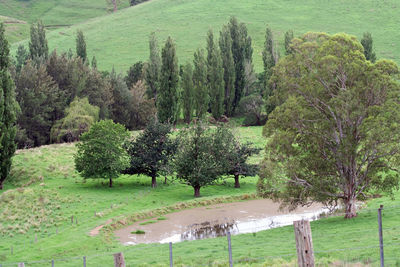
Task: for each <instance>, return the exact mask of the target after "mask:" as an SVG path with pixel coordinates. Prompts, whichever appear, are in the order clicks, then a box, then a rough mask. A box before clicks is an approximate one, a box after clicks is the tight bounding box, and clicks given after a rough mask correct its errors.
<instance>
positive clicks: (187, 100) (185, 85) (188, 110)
mask: <svg viewBox="0 0 400 267" xmlns="http://www.w3.org/2000/svg"><path fill="white" fill-rule="evenodd" d="M182 89H183V92H182V102H183V103H182V104H183V118H184V121H185V122H186V123H190V122H191V121H192V117H193V110H194V90H193V68H192V64H190V63H186V65H185V66H184V67H183V74H182Z"/></svg>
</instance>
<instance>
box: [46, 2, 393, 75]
mask: <svg viewBox="0 0 400 267" xmlns="http://www.w3.org/2000/svg"><path fill="white" fill-rule="evenodd" d="M399 8H400V3H399V2H398V1H396V0H388V1H384V2H382V1H379V2H377V1H375V0H361V1H360V0H337V1H327V0H323V1H321V0H285V1H282V0H246V1H243V0H218V1H215V0H196V1H194V0H179V1H177V0H152V1H150V2H146V3H143V4H141V5H138V6H135V7H131V8H127V9H124V10H121V11H119V12H117V13H115V14H111V15H107V16H103V17H99V18H95V19H92V20H89V21H87V22H86V23H84V24H80V25H77V26H73V27H71V28H63V29H59V30H56V31H53V32H51V33H50V34H48V38H49V44H50V48H51V49H53V48H57V49H58V50H59V51H60V50H61V51H67V50H68V49H69V48H71V49H73V50H74V49H75V33H76V30H77V29H78V28H79V29H82V30H83V32H84V34H85V36H86V38H87V47H88V53H89V57H90V58H91V57H92V56H93V55H96V58H97V62H98V65H99V68H101V69H108V70H109V69H111V68H112V66H115V68H116V69H117V70H120V71H122V70H126V69H127V68H128V67H129V66H130V65H131V64H133V63H134V62H136V61H138V60H146V59H147V58H148V36H149V34H150V32H153V31H155V32H157V35H158V37H159V40H160V41H161V42H163V41H164V40H165V39H166V37H167V36H168V35H171V36H172V37H173V38H174V39H175V40H176V43H177V50H178V56H179V61H180V63H184V62H185V61H187V60H192V55H193V52H194V50H195V49H196V48H198V47H204V46H205V36H206V33H207V31H208V29H209V28H213V29H214V31H219V29H220V28H221V26H222V25H223V24H224V23H226V22H227V21H228V19H229V17H230V16H232V15H235V16H237V17H238V19H239V20H240V21H243V22H245V23H246V24H247V26H248V29H249V33H250V35H251V36H252V38H253V48H254V62H255V65H256V69H257V70H258V71H260V70H261V68H262V60H261V50H262V45H263V43H264V34H265V33H264V32H265V27H266V25H267V24H268V25H270V26H271V27H272V29H273V31H274V33H275V37H276V40H277V41H278V42H279V43H280V44H282V42H283V35H284V32H285V31H286V30H288V29H293V30H294V32H295V35H299V34H302V33H304V32H307V31H324V32H328V33H336V32H346V33H349V34H353V35H356V36H357V37H359V38H361V36H362V34H363V32H366V31H369V32H371V33H372V36H373V38H374V42H375V46H376V52H377V55H378V57H380V58H383V57H384V58H389V59H394V60H396V61H397V62H400V46H399V45H398V44H399V43H400V33H399V31H398V29H399V27H400V17H399V16H398V9H399Z"/></svg>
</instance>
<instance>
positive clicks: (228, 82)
mask: <svg viewBox="0 0 400 267" xmlns="http://www.w3.org/2000/svg"><path fill="white" fill-rule="evenodd" d="M219 47H220V50H221V57H222V66H223V68H224V83H225V92H224V111H225V115H227V116H231V115H232V114H233V100H234V97H235V77H236V74H235V62H234V61H233V55H232V37H231V34H230V32H229V28H228V26H224V28H223V29H222V31H221V32H220V38H219Z"/></svg>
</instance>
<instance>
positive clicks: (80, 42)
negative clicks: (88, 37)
mask: <svg viewBox="0 0 400 267" xmlns="http://www.w3.org/2000/svg"><path fill="white" fill-rule="evenodd" d="M75 41H76V55H77V56H78V57H80V58H81V59H82V61H83V62H85V61H86V60H87V53H86V41H85V36H83V32H82V30H78V32H77V33H76V39H75Z"/></svg>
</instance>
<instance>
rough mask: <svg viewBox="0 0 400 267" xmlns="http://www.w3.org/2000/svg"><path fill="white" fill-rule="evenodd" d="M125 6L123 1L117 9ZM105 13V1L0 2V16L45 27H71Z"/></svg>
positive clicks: (5, 0) (49, 0)
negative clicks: (39, 20)
mask: <svg viewBox="0 0 400 267" xmlns="http://www.w3.org/2000/svg"><path fill="white" fill-rule="evenodd" d="M127 6H129V2H128V1H127V0H125V1H121V4H120V7H119V8H125V7H127ZM107 13H108V10H107V3H106V1H105V0H68V1H62V0H0V15H3V16H8V17H13V18H16V19H20V20H25V21H27V22H29V23H32V22H35V21H36V20H38V19H41V20H42V21H43V23H44V24H45V25H72V24H76V23H79V22H82V21H85V20H87V19H89V18H94V17H98V16H102V15H105V14H107Z"/></svg>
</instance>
